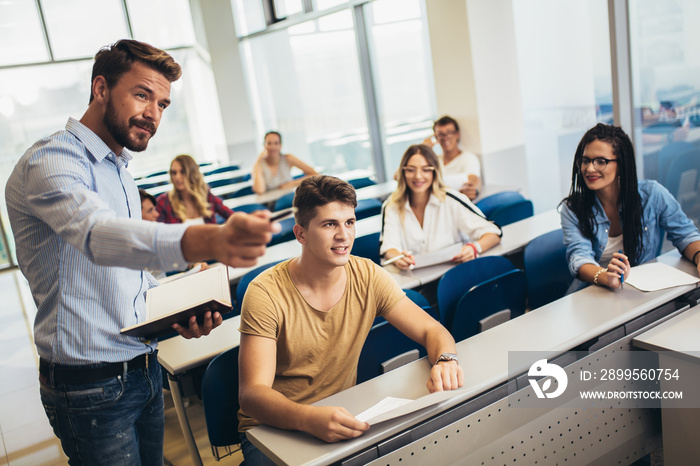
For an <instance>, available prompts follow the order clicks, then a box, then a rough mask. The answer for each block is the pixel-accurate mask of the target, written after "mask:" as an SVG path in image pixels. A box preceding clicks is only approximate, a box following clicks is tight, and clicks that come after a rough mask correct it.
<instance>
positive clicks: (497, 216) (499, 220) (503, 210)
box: [488, 199, 535, 227]
mask: <svg viewBox="0 0 700 466" xmlns="http://www.w3.org/2000/svg"><path fill="white" fill-rule="evenodd" d="M534 214H535V210H534V208H533V207H532V201H529V200H527V199H525V200H522V201H517V202H515V203H513V204H509V205H506V206H503V207H499V208H497V209H496V210H494V211H493V212H491V215H489V216H488V219H489V220H491V221H492V222H493V223H495V224H496V225H498V226H501V227H503V226H506V225H510V224H511V223H515V222H517V221H519V220H523V219H525V218H528V217H532V216H533V215H534Z"/></svg>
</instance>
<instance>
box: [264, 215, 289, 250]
mask: <svg viewBox="0 0 700 466" xmlns="http://www.w3.org/2000/svg"><path fill="white" fill-rule="evenodd" d="M279 224H280V226H281V227H282V230H280V232H279V233H275V234H274V235H272V240H270V242H269V243H268V246H274V245H275V244H279V243H286V242H287V241H292V240H294V239H296V236H295V235H294V224H295V221H294V217H288V218H285V219H282V220H280V221H279Z"/></svg>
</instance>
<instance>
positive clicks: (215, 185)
mask: <svg viewBox="0 0 700 466" xmlns="http://www.w3.org/2000/svg"><path fill="white" fill-rule="evenodd" d="M235 183H237V181H236V180H234V179H229V178H226V179H223V180H214V181H210V182H208V183H207V184H208V185H209V188H211V189H214V188H218V187H220V186H228V185H231V184H235Z"/></svg>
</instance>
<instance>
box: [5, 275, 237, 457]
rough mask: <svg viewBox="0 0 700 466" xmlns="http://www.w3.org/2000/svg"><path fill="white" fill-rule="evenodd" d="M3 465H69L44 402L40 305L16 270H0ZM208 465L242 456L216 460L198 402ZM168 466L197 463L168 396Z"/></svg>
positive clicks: (193, 414)
mask: <svg viewBox="0 0 700 466" xmlns="http://www.w3.org/2000/svg"><path fill="white" fill-rule="evenodd" d="M0 296H2V299H1V300H0V317H1V318H2V321H3V325H2V326H0V436H1V438H2V442H1V443H0V466H6V465H11V466H15V465H27V466H29V465H31V466H37V465H67V464H68V461H67V460H66V457H65V456H64V455H63V452H62V450H61V446H60V444H59V442H58V439H56V437H55V436H54V435H53V431H52V430H51V427H50V426H49V423H48V420H47V419H46V415H45V414H44V411H43V409H42V407H41V401H40V399H39V382H38V376H37V374H38V369H37V367H38V356H37V353H36V348H35V347H34V342H33V337H32V331H31V329H32V323H33V321H34V315H35V313H36V307H35V306H34V303H33V301H32V297H31V294H30V292H29V286H28V285H27V282H26V281H25V279H24V277H23V276H22V274H21V273H20V272H19V271H17V270H14V271H5V272H0ZM187 414H188V416H189V417H190V422H191V425H192V430H193V432H194V435H195V439H196V442H197V446H198V447H199V453H200V455H201V456H202V461H203V462H204V464H205V465H213V464H220V465H226V466H228V465H238V464H239V463H240V462H241V461H243V457H242V455H241V454H240V452H237V453H235V454H234V455H232V456H229V457H226V458H224V459H223V460H221V461H219V462H217V461H216V460H215V459H214V457H213V455H212V453H211V448H210V447H209V440H208V438H207V431H206V426H205V423H204V412H203V410H202V403H201V401H200V400H198V399H196V398H193V399H191V400H190V405H189V407H188V409H187ZM165 459H166V463H165V464H166V465H168V464H172V465H175V466H180V465H182V466H185V465H190V464H192V461H191V459H190V456H189V452H188V450H187V447H186V445H185V442H184V439H183V437H182V432H181V431H180V424H179V423H178V420H177V415H176V414H175V408H173V403H172V399H171V398H170V393H169V392H167V391H166V392H165Z"/></svg>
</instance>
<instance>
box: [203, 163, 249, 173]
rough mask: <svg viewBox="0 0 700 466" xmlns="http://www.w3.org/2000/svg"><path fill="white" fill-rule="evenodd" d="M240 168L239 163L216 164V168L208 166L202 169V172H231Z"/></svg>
mask: <svg viewBox="0 0 700 466" xmlns="http://www.w3.org/2000/svg"><path fill="white" fill-rule="evenodd" d="M240 169H241V166H240V165H224V166H218V167H216V168H208V169H205V170H202V173H203V174H204V175H215V174H217V173H226V172H233V171H236V170H240Z"/></svg>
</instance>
